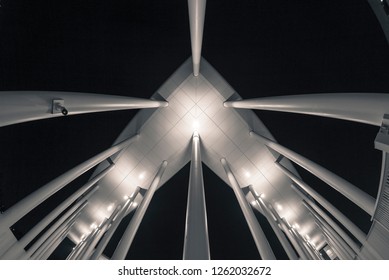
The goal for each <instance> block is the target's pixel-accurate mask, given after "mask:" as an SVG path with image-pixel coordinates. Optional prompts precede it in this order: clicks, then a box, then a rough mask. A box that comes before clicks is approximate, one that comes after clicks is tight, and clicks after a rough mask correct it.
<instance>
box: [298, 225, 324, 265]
mask: <svg viewBox="0 0 389 280" xmlns="http://www.w3.org/2000/svg"><path fill="white" fill-rule="evenodd" d="M292 231H293V233H294V234H295V235H296V237H297V239H298V240H299V242H301V245H302V246H303V248H304V250H305V252H306V253H307V255H309V256H310V257H311V259H312V260H317V259H319V258H318V257H317V256H316V254H315V252H314V251H313V250H312V248H311V247H310V246H309V243H308V241H307V240H306V239H305V238H304V237H302V236H301V234H300V233H299V232H298V231H297V230H296V229H295V228H293V227H292Z"/></svg>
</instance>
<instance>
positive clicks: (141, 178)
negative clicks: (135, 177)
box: [139, 172, 145, 180]
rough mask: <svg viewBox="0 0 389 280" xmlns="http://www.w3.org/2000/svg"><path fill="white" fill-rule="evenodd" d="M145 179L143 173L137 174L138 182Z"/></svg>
mask: <svg viewBox="0 0 389 280" xmlns="http://www.w3.org/2000/svg"><path fill="white" fill-rule="evenodd" d="M144 178H145V172H142V173H141V174H139V179H140V180H143V179H144Z"/></svg>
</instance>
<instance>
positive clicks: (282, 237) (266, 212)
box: [249, 186, 298, 260]
mask: <svg viewBox="0 0 389 280" xmlns="http://www.w3.org/2000/svg"><path fill="white" fill-rule="evenodd" d="M249 188H250V191H251V194H252V195H253V196H254V198H255V201H256V202H257V204H258V206H259V208H260V209H262V213H263V214H264V216H265V218H266V219H267V221H268V222H269V224H270V226H271V227H272V229H273V231H274V233H275V234H276V236H277V238H278V240H279V241H280V243H281V245H282V248H284V250H285V252H286V254H287V255H288V257H289V259H291V260H298V257H297V255H296V253H295V252H294V250H293V248H292V246H291V245H290V243H289V241H288V240H287V239H286V237H285V235H284V234H283V232H282V231H281V229H280V228H279V226H278V224H277V223H276V221H275V220H274V219H273V217H272V216H271V214H270V212H269V209H268V208H267V206H266V205H265V203H264V202H263V200H262V198H261V197H260V196H259V195H258V194H257V193H256V191H255V190H254V189H253V187H252V186H249Z"/></svg>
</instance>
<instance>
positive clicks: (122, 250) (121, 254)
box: [111, 160, 167, 260]
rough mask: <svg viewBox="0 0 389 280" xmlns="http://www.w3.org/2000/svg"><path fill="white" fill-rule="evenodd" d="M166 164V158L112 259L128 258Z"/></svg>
mask: <svg viewBox="0 0 389 280" xmlns="http://www.w3.org/2000/svg"><path fill="white" fill-rule="evenodd" d="M166 166H167V161H166V160H164V161H163V162H162V164H161V167H160V168H159V170H158V172H157V174H156V175H155V177H154V179H153V181H152V182H151V185H150V187H149V189H148V190H147V192H146V194H145V196H144V197H143V200H142V202H141V203H140V205H139V206H138V209H137V210H136V211H135V214H134V216H133V217H132V219H131V221H130V223H129V224H128V226H127V228H126V230H125V232H124V234H123V236H122V238H121V239H120V241H119V244H118V245H117V247H116V249H115V252H114V253H113V255H112V258H111V259H112V260H124V259H125V258H126V255H127V252H128V250H129V249H130V247H131V244H132V241H133V240H134V238H135V235H136V232H137V231H138V228H139V225H140V223H141V221H142V219H143V216H144V215H145V213H146V210H147V208H148V206H149V204H150V202H151V199H152V198H153V195H154V193H155V191H156V190H157V187H158V185H159V182H160V180H161V178H162V175H163V173H164V171H165V169H166Z"/></svg>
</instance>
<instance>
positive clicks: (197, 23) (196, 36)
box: [188, 0, 207, 76]
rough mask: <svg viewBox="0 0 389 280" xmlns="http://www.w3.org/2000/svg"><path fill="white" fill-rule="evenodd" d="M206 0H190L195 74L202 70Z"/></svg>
mask: <svg viewBox="0 0 389 280" xmlns="http://www.w3.org/2000/svg"><path fill="white" fill-rule="evenodd" d="M206 4H207V1H206V0H188V10H189V25H190V41H191V46H192V63H193V75H194V76H198V75H199V72H200V59H201V47H202V44H203V30H204V18H205V7H206Z"/></svg>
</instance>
